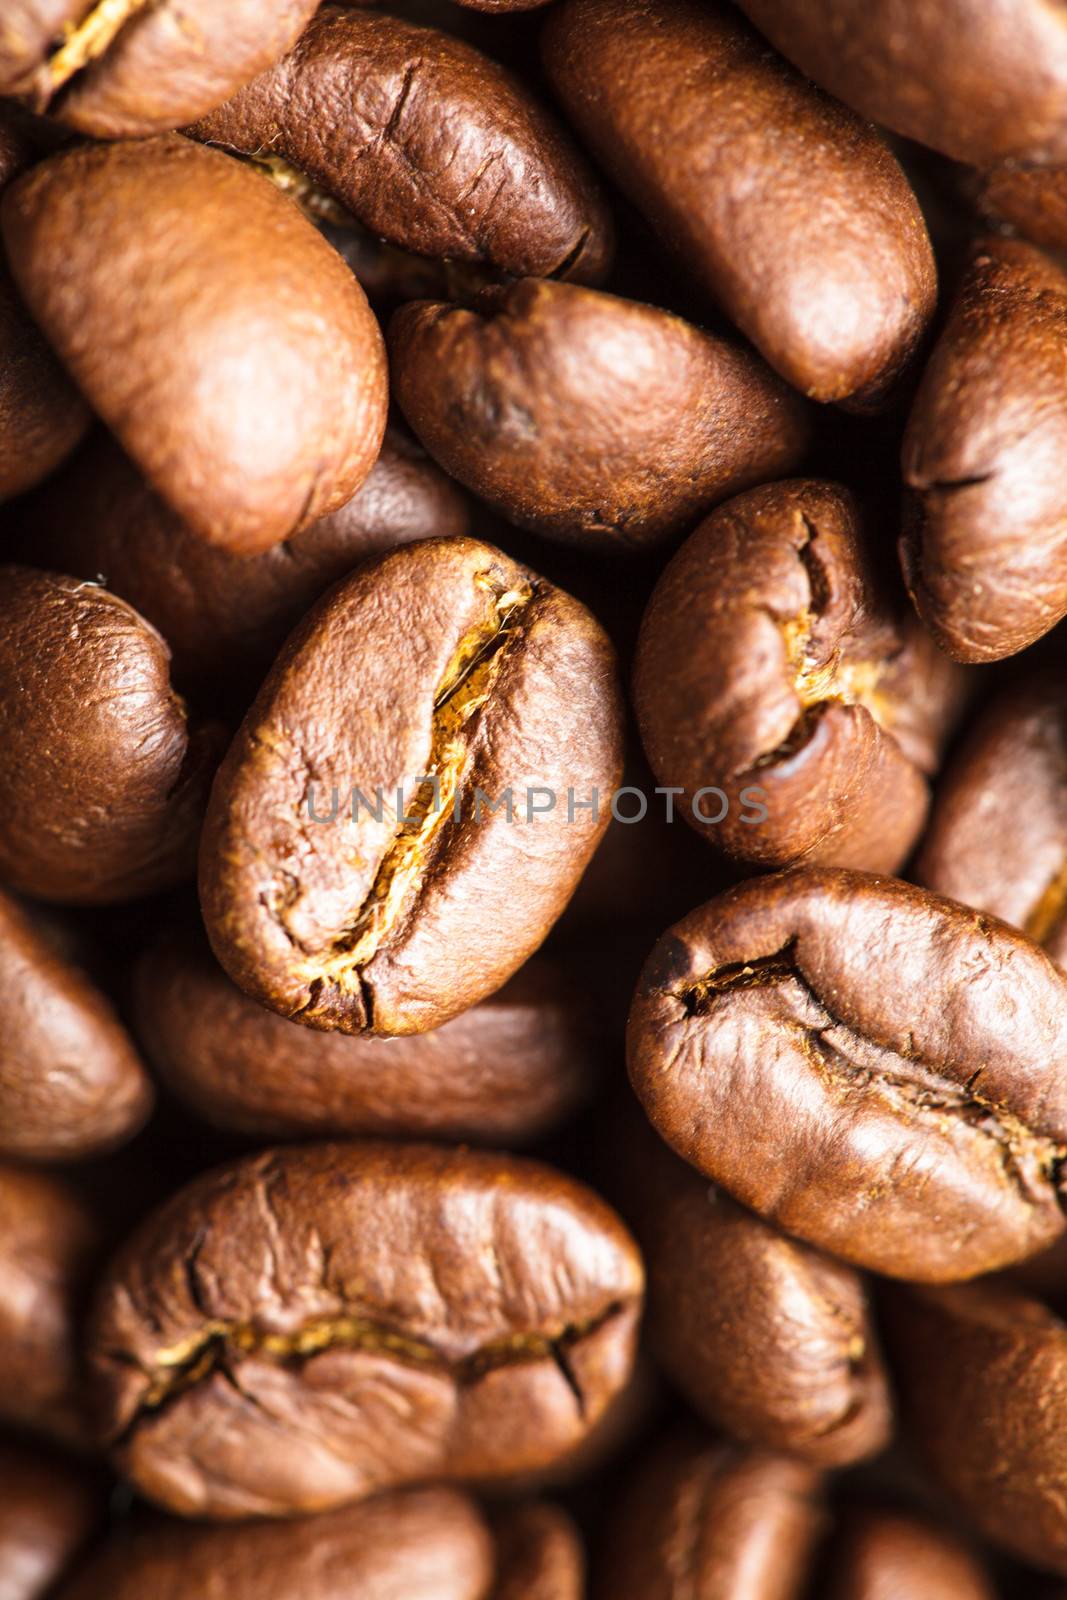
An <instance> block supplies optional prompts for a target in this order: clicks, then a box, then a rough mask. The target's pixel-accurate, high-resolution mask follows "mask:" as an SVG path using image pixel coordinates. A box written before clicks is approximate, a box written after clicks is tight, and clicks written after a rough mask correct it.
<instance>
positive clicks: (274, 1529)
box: [59, 1488, 492, 1600]
mask: <svg viewBox="0 0 1067 1600" xmlns="http://www.w3.org/2000/svg"><path fill="white" fill-rule="evenodd" d="M491 1579H492V1546H491V1543H490V1539H489V1533H488V1530H487V1528H486V1526H485V1522H484V1519H483V1518H482V1516H481V1514H480V1513H479V1511H478V1509H477V1507H476V1506H475V1505H474V1503H473V1502H472V1501H471V1500H468V1499H467V1498H466V1496H465V1495H462V1494H459V1493H457V1492H456V1491H455V1490H453V1489H434V1488H430V1489H413V1490H409V1491H407V1492H406V1493H398V1494H385V1495H381V1496H380V1497H379V1498H378V1499H376V1500H369V1501H367V1503H366V1504H365V1505H361V1506H352V1507H349V1508H348V1509H346V1510H344V1511H334V1512H331V1513H329V1514H328V1515H326V1516H322V1517H309V1518H304V1519H302V1520H300V1521H296V1522H280V1523H272V1524H265V1525H264V1524H259V1525H256V1524H254V1523H252V1524H246V1525H245V1526H244V1527H238V1528H196V1527H194V1528H190V1527H187V1526H183V1525H181V1524H175V1523H172V1522H165V1521H164V1520H163V1519H162V1518H159V1519H156V1520H154V1521H153V1522H151V1523H148V1524H146V1525H145V1526H144V1527H142V1528H139V1529H138V1530H137V1531H136V1532H135V1533H133V1534H132V1535H125V1536H124V1535H123V1534H122V1533H121V1532H120V1533H117V1534H115V1535H113V1537H112V1539H111V1541H110V1542H109V1544H107V1545H105V1546H104V1548H103V1549H102V1550H101V1551H100V1552H99V1553H98V1554H97V1555H96V1556H95V1557H94V1558H93V1559H92V1560H91V1561H90V1562H89V1563H88V1564H87V1565H86V1566H85V1568H84V1570H83V1571H81V1572H80V1573H79V1574H78V1576H77V1578H76V1579H75V1580H74V1582H72V1583H69V1584H66V1585H65V1586H64V1587H63V1589H62V1590H61V1591H60V1596H59V1600H148V1597H149V1596H151V1600H208V1597H209V1596H211V1597H214V1596H215V1595H219V1596H221V1595H226V1596H228V1597H229V1600H266V1596H268V1595H269V1600H354V1597H355V1596H358V1597H359V1600H489V1595H490V1593H491ZM265 1584H266V1585H267V1587H266V1588H265V1587H264V1585H265Z"/></svg>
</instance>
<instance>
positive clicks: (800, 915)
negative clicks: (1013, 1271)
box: [628, 871, 1067, 1282]
mask: <svg viewBox="0 0 1067 1600" xmlns="http://www.w3.org/2000/svg"><path fill="white" fill-rule="evenodd" d="M628 1051H629V1063H630V1075H631V1078H632V1080H633V1084H634V1087H635V1089H636V1090H637V1093H638V1095H639V1097H640V1098H641V1100H642V1101H643V1103H644V1105H645V1109H646V1111H647V1112H648V1114H649V1116H650V1118H651V1119H652V1121H653V1123H654V1124H655V1126H656V1127H657V1128H658V1130H659V1132H660V1133H661V1134H662V1136H663V1137H664V1138H665V1139H666V1140H667V1142H668V1144H670V1145H672V1146H673V1148H674V1149H675V1150H676V1151H677V1152H678V1154H679V1155H681V1156H683V1157H684V1158H685V1159H686V1160H687V1161H689V1162H690V1163H691V1164H692V1165H693V1166H695V1167H697V1168H698V1169H699V1170H700V1171H701V1172H703V1173H705V1175H706V1176H708V1177H710V1178H713V1179H714V1180H715V1181H716V1182H717V1183H721V1184H722V1186H723V1187H724V1188H725V1189H727V1190H729V1191H730V1193H732V1194H733V1195H734V1196H735V1198H737V1199H738V1200H740V1201H742V1202H743V1203H744V1204H745V1205H748V1206H750V1207H751V1208H752V1209H753V1210H755V1211H757V1212H759V1213H760V1214H761V1215H762V1216H765V1217H767V1218H768V1219H769V1220H771V1221H773V1222H775V1223H777V1224H778V1225H779V1226H780V1227H783V1228H785V1229H786V1230H787V1232H789V1233H795V1234H797V1235H798V1236H799V1237H800V1238H802V1239H808V1240H810V1241H811V1242H812V1243H813V1244H816V1245H819V1246H820V1247H821V1248H823V1249H825V1250H829V1251H831V1252H832V1253H833V1254H836V1255H840V1256H842V1257H844V1259H845V1260H846V1261H853V1262H856V1263H857V1264H858V1265H860V1266H867V1267H871V1268H872V1269H873V1270H875V1271H876V1272H883V1273H887V1274H889V1275H890V1276H891V1277H903V1278H911V1279H913V1280H915V1281H917V1282H949V1281H952V1280H955V1279H961V1278H968V1277H973V1276H976V1275H977V1274H978V1273H982V1272H991V1271H994V1270H995V1269H996V1268H998V1267H1001V1266H1006V1265H1008V1264H1009V1263H1011V1262H1012V1261H1018V1260H1021V1259H1023V1258H1024V1257H1025V1256H1027V1255H1033V1254H1035V1253H1036V1252H1037V1251H1038V1250H1040V1249H1041V1248H1042V1246H1043V1245H1046V1244H1049V1243H1051V1241H1052V1240H1054V1239H1055V1238H1057V1237H1058V1236H1059V1235H1060V1234H1062V1232H1063V1230H1064V1226H1065V1219H1064V1213H1063V1209H1062V1202H1063V1191H1062V1188H1061V1169H1062V1164H1063V1161H1064V1157H1065V1155H1067V1086H1065V1080H1064V1073H1063V1062H1064V1059H1065V1052H1067V986H1065V985H1064V983H1063V980H1062V978H1061V976H1060V974H1059V973H1058V971H1057V969H1056V968H1055V967H1054V966H1053V965H1052V963H1051V962H1050V961H1049V959H1048V957H1047V956H1046V955H1045V954H1044V952H1043V951H1042V950H1040V949H1038V947H1037V946H1036V945H1034V944H1031V943H1030V941H1029V940H1028V939H1025V938H1024V937H1023V936H1022V935H1021V934H1017V933H1015V932H1014V931H1013V930H1012V929H1011V928H1009V927H1007V925H1006V924H1003V923H998V922H996V921H995V920H993V919H991V918H988V917H984V916H982V915H980V914H979V913H977V912H971V911H968V910H966V909H965V908H964V907H962V906H958V905H956V904H955V903H954V902H953V901H951V900H942V899H940V898H939V897H938V896H937V895H932V894H928V893H927V892H925V891H924V890H921V889H916V888H913V887H912V886H911V885H910V884H905V883H899V882H896V881H895V880H893V879H886V878H876V877H873V876H868V875H865V874H862V873H854V872H834V871H808V872H795V873H786V874H782V875H781V876H778V877H773V878H762V879H754V880H750V881H749V882H747V883H743V884H739V885H738V886H737V887H736V888H735V889H731V890H728V891H727V893H726V894H724V895H722V896H721V897H720V898H719V899H718V900H713V901H711V903H710V904H709V905H707V906H703V907H702V908H701V909H700V910H699V911H694V912H693V913H692V915H691V916H689V917H686V918H685V920H684V921H682V922H680V923H678V924H677V926H676V927H674V928H672V929H670V930H669V932H668V933H666V934H665V935H664V936H663V938H662V939H661V940H660V942H659V944H658V945H657V946H656V949H655V950H654V952H653V954H652V956H651V957H650V958H649V961H648V964H647V965H646V967H645V970H644V972H643V974H642V976H641V981H640V983H639V985H638V989H637V994H636V996H635V999H634V1005H633V1010H632V1012H631V1016H630V1025H629V1038H628Z"/></svg>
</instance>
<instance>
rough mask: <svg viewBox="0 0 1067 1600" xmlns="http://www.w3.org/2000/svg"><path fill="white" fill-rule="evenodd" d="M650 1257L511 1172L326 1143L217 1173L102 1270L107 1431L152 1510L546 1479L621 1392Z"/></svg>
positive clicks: (566, 1195) (481, 1158)
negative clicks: (430, 1481) (449, 1482)
mask: <svg viewBox="0 0 1067 1600" xmlns="http://www.w3.org/2000/svg"><path fill="white" fill-rule="evenodd" d="M641 1293H642V1271H641V1262H640V1258H639V1256H638V1254H637V1251H636V1247H635V1246H634V1245H633V1243H632V1241H631V1240H630V1237H629V1235H628V1234H627V1233H626V1232H625V1230H624V1229H623V1227H622V1225H621V1223H620V1222H619V1221H618V1220H617V1218H616V1217H615V1216H614V1214H613V1213H612V1212H611V1211H610V1210H609V1209H608V1208H607V1206H605V1205H604V1203H603V1202H602V1201H601V1200H599V1199H598V1198H597V1197H596V1196H595V1195H594V1194H592V1193H591V1191H589V1190H587V1189H584V1188H583V1187H582V1186H581V1185H579V1184H577V1183H574V1182H572V1181H571V1180H570V1179H568V1178H564V1177H562V1176H559V1175H557V1174H555V1173H553V1172H551V1171H550V1170H549V1169H548V1168H545V1167H540V1166H536V1165H534V1164H533V1163H530V1162H522V1161H519V1160H518V1159H517V1158H514V1157H506V1156H490V1155H483V1154H478V1153H476V1152H473V1151H462V1150H461V1151H457V1152H452V1151H447V1150H435V1149H433V1148H432V1147H431V1146H420V1145H393V1146H390V1145H373V1144H366V1145H359V1144H352V1145H340V1144H335V1145H311V1146H305V1147H304V1148H302V1149H300V1150H291V1151H280V1152H268V1153H267V1154H265V1155H262V1156H256V1157H254V1158H251V1159H249V1160H246V1161H243V1162H240V1163H238V1164H237V1165H235V1166H232V1167H229V1168H225V1169H223V1170H221V1171H219V1172H216V1173H213V1174H210V1175H208V1176H207V1177H204V1178H200V1179H198V1180H197V1181H196V1182H194V1183H193V1184H191V1185H190V1186H189V1187H188V1188H187V1189H185V1190H184V1191H182V1192H181V1193H179V1194H178V1195H177V1196H175V1198H174V1199H173V1200H172V1201H171V1202H170V1203H169V1204H168V1205H166V1206H164V1207H163V1208H162V1209H161V1210H160V1211H159V1212H157V1213H156V1214H155V1215H154V1216H152V1217H150V1218H149V1219H148V1221H147V1222H145V1223H144V1224H143V1225H142V1226H141V1228H140V1229H139V1230H138V1231H137V1232H136V1233H135V1234H134V1236H133V1238H132V1239H131V1240H130V1242H129V1243H128V1244H127V1245H126V1247H125V1249H124V1250H123V1251H122V1252H121V1254H120V1256H119V1257H118V1259H117V1260H116V1261H115V1262H114V1263H113V1265H112V1266H111V1268H110V1269H109V1271H108V1272H107V1273H106V1274H105V1277H104V1282H103V1286H102V1290H101V1293H100V1296H99V1300H98V1304H97V1308H96V1314H95V1319H94V1323H95V1325H94V1328H93V1332H92V1337H91V1340H90V1354H91V1360H92V1364H93V1367H94V1369H95V1374H96V1384H97V1390H98V1399H99V1401H100V1414H101V1417H102V1420H103V1425H104V1434H105V1437H106V1438H107V1440H108V1441H109V1442H110V1443H111V1444H112V1445H113V1446H114V1450H115V1454H116V1458H117V1460H118V1463H119V1465H120V1467H121V1468H122V1469H123V1470H124V1471H125V1472H126V1473H128V1474H129V1476H130V1477H131V1478H132V1480H133V1482H134V1483H135V1484H136V1485H137V1486H138V1488H139V1489H141V1490H142V1491H143V1492H144V1493H145V1494H147V1495H148V1496H149V1497H151V1498H152V1499H155V1500H157V1501H159V1502H160V1503H162V1504H163V1505H165V1506H166V1507H167V1508H169V1509H171V1510H174V1511H179V1512H182V1513H184V1514H186V1515H203V1516H208V1517H214V1518H232V1517H243V1516H248V1515H257V1514H259V1515H262V1514H275V1515H277V1514H285V1513H288V1512H294V1511H311V1510H316V1509H327V1508H329V1507H331V1506H337V1505H341V1504H343V1503H344V1502H346V1501H352V1500H357V1499H361V1498H364V1497H365V1496H367V1495H368V1494H371V1493H373V1492H374V1491H376V1490H379V1489H385V1488H391V1487H395V1486H400V1485H403V1484H405V1483H410V1482H415V1481H424V1480H426V1479H427V1478H432V1477H449V1478H459V1479H464V1478H467V1479H469V1478H479V1479H484V1478H489V1477H493V1476H497V1475H501V1474H504V1475H507V1474H510V1473H518V1472H530V1471H534V1470H536V1469H538V1468H539V1467H544V1466H547V1465H548V1464H550V1463H551V1462H552V1461H553V1460H554V1459H556V1458H558V1457H560V1456H561V1455H563V1454H564V1453H565V1452H566V1451H567V1450H568V1449H569V1448H571V1447H572V1446H573V1445H574V1444H575V1443H576V1442H577V1441H578V1440H579V1439H581V1438H583V1437H584V1436H585V1434H586V1433H587V1432H588V1431H589V1430H590V1429H591V1428H592V1427H593V1426H594V1425H595V1423H596V1421H597V1419H598V1418H599V1417H600V1416H601V1415H602V1413H603V1411H604V1409H605V1407H606V1406H607V1404H608V1402H609V1401H610V1400H611V1398H612V1397H613V1395H615V1394H616V1393H617V1392H618V1391H619V1389H620V1388H621V1387H622V1386H623V1384H624V1383H625V1382H626V1379H627V1377H628V1375H629V1372H630V1368H631V1365H632V1360H633V1350H634V1341H635V1335H636V1324H637V1319H638V1315H639V1311H640V1303H641Z"/></svg>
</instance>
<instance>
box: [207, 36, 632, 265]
mask: <svg viewBox="0 0 1067 1600" xmlns="http://www.w3.org/2000/svg"><path fill="white" fill-rule="evenodd" d="M190 131H191V132H192V133H193V135H194V136H195V137H196V138H198V139H203V140H205V141H206V142H208V143H211V144H218V145H223V146H225V147H226V148H227V149H230V150H234V151H239V152H241V153H242V154H244V155H247V156H250V157H251V158H252V159H253V160H258V161H260V162H261V163H265V164H266V165H267V166H268V168H273V170H274V172H275V175H276V176H277V177H278V178H279V180H280V181H281V182H282V183H285V184H287V185H288V186H289V187H292V188H295V189H296V191H297V192H298V193H299V192H300V189H301V188H302V187H305V188H306V187H307V185H308V183H310V185H312V186H314V187H315V188H317V189H319V190H321V191H324V192H325V194H326V195H327V196H329V198H330V199H332V200H333V201H334V202H337V203H339V204H340V205H342V206H343V207H345V208H346V209H347V210H348V211H350V212H351V213H352V215H353V216H354V217H355V218H356V219H357V220H358V221H359V222H361V223H363V224H364V225H365V226H366V227H368V228H370V230H371V231H372V232H373V233H376V234H380V235H381V237H382V238H384V239H387V240H389V241H390V242H391V243H393V244H396V245H400V246H402V247H403V248H404V249H405V250H412V251H414V252H415V253H416V254H418V255H426V256H448V257H452V258H454V259H455V260H457V261H469V262H484V263H486V264H488V265H490V266H493V267H495V268H497V269H499V270H500V271H503V272H506V273H510V274H512V275H513V276H515V277H526V276H531V277H549V276H553V277H570V278H576V279H578V280H579V281H581V282H596V281H597V280H598V279H600V278H601V277H603V275H604V273H605V272H606V270H607V267H608V265H609V262H610V258H611V252H612V224H611V218H610V216H609V214H608V211H607V209H606V207H605V205H604V201H603V199H602V197H601V195H600V191H599V189H598V187H597V185H596V182H595V180H594V178H593V176H592V173H591V172H590V171H589V169H588V167H587V166H586V163H585V161H584V159H583V158H582V157H581V156H580V155H579V153H578V151H577V150H576V149H575V148H574V147H573V145H572V144H571V142H570V140H569V139H568V138H567V136H566V134H565V133H564V131H563V129H562V128H561V127H560V126H559V125H558V124H557V123H556V121H555V119H554V118H553V117H552V116H551V114H550V113H549V112H547V111H546V110H544V109H543V108H542V106H541V105H540V104H539V103H538V101H537V100H535V99H534V98H533V96H532V95H530V93H529V92H528V90H527V89H526V88H525V87H524V85H523V84H522V83H521V82H520V81H519V80H518V79H516V78H514V77H513V76H512V75H511V74H510V73H509V72H507V71H506V70H505V69H504V68H503V67H500V66H498V65H497V64H496V62H494V61H491V60H490V59H489V58H488V57H487V56H483V55H482V54H481V53H480V52H479V51H477V50H474V49H472V48H471V46H469V45H467V44H464V43H463V42H462V41H461V40H459V39H454V38H451V37H450V36H449V35H448V34H445V33H441V32H439V31H438V30H437V29H431V28H422V27H419V26H417V25H415V24H414V23H409V22H405V21H403V20H402V19H400V18H398V17H390V16H385V15H383V14H380V13H378V12H374V11H361V10H350V9H345V8H344V7H341V6H334V5H328V6H323V8H322V9H321V10H320V11H319V13H318V15H317V16H316V17H315V19H314V20H313V22H312V23H311V25H310V27H309V28H308V29H307V31H306V32H305V33H304V35H303V37H302V38H301V40H300V42H299V44H298V45H297V46H296V48H295V49H294V50H293V51H292V53H291V54H290V55H288V56H287V57H286V58H285V60H284V61H281V62H279V63H278V65H277V66H276V67H273V68H272V69H271V70H270V71H269V72H266V73H264V75H263V76H262V77H260V78H258V79H257V80H256V81H255V82H254V83H252V84H250V85H249V86H248V88H246V89H243V90H242V91H241V92H240V93H239V94H237V95H235V96H234V98H233V99H232V100H231V101H229V102H228V103H227V104H226V105H224V106H221V107H220V108H219V109H218V110H217V111H215V112H213V113H212V114H211V115H209V116H207V117H204V118H203V119H202V120H201V121H200V122H198V123H197V124H196V125H195V127H194V128H192V129H191V130H190ZM293 169H296V170H295V173H294V170H293ZM301 180H303V181H301Z"/></svg>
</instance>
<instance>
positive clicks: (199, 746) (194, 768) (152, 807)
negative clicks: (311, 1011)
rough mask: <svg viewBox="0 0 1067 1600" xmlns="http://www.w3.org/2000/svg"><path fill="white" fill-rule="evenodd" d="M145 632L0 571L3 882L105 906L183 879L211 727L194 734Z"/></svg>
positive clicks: (83, 599) (52, 587)
mask: <svg viewBox="0 0 1067 1600" xmlns="http://www.w3.org/2000/svg"><path fill="white" fill-rule="evenodd" d="M169 666H170V661H169V653H168V651H167V647H166V645H165V644H164V642H163V640H162V639H161V638H160V636H159V634H158V633H156V631H155V629H154V628H152V627H150V626H149V624H148V623H147V622H145V620H144V618H143V617H140V616H138V614H137V612H136V611H134V609H133V607H132V606H129V605H127V604H126V602H125V600H120V599H118V598H117V596H115V595H112V594H109V593H108V591H107V590H106V589H102V588H100V587H99V586H98V585H95V584H91V583H80V582H79V581H78V580H77V579H76V578H64V577H56V576H53V575H52V574H50V573H46V572H34V571H32V570H31V569H30V568H28V567H2V568H0V879H3V880H5V881H6V882H7V883H8V884H9V885H10V886H11V887H13V888H14V889H16V890H19V891H20V892H22V893H25V894H30V895H35V896H37V897H38V898H39V899H42V900H58V901H64V902H66V903H68V904H71V905H74V904H84V905H103V904H109V903H113V902H115V901H120V900H129V899H132V898H134V897H136V896H138V895H143V894H149V893H151V892H152V891H153V890H156V889H160V888H165V887H167V886H168V885H170V884H172V883H175V882H178V881H180V880H181V879H182V878H183V877H185V876H188V875H191V874H192V871H193V868H194V862H195V853H196V840H197V833H198V830H199V827H200V819H201V816H202V813H203V809H204V804H205V799H206V790H207V785H208V783H209V781H210V776H211V770H212V767H213V766H214V763H215V760H216V759H217V756H218V753H219V733H218V730H216V729H214V728H212V727H210V726H208V727H205V728H201V729H194V730H192V731H191V730H190V725H189V719H188V716H187V712H186V707H185V704H184V702H183V701H182V700H180V699H179V698H178V696H177V695H176V694H175V693H174V691H173V689H172V688H171V686H170V679H169Z"/></svg>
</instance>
